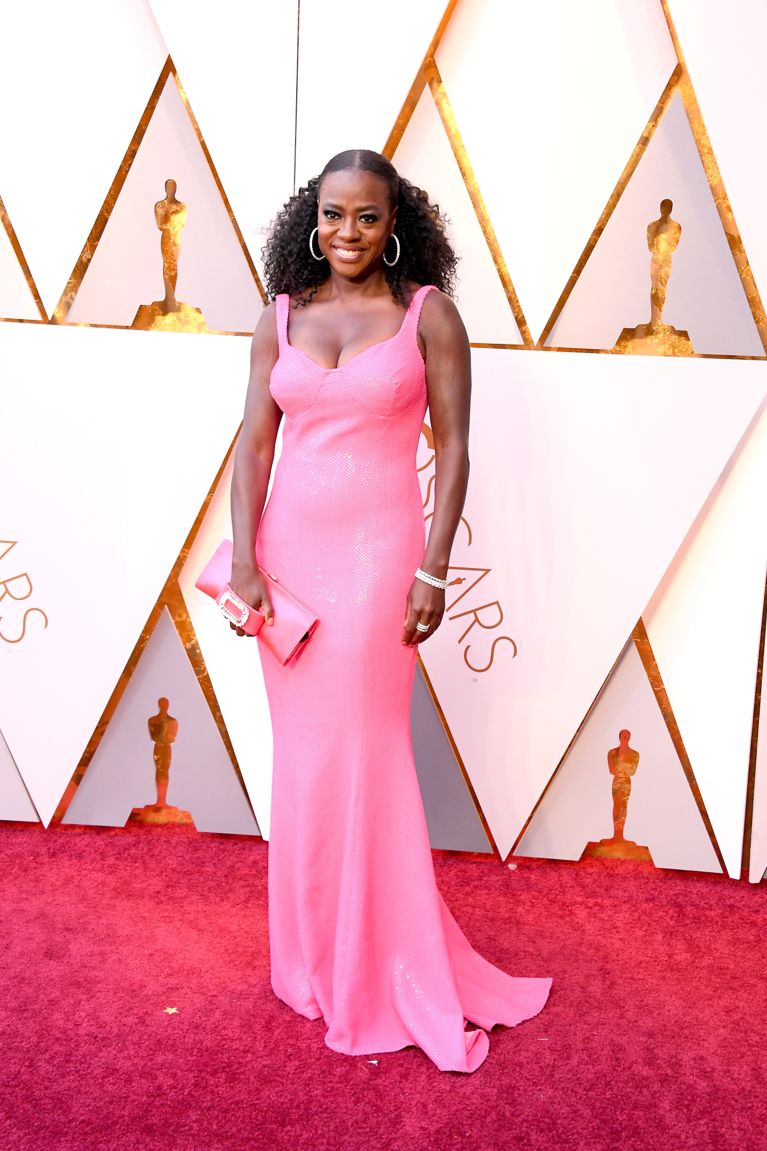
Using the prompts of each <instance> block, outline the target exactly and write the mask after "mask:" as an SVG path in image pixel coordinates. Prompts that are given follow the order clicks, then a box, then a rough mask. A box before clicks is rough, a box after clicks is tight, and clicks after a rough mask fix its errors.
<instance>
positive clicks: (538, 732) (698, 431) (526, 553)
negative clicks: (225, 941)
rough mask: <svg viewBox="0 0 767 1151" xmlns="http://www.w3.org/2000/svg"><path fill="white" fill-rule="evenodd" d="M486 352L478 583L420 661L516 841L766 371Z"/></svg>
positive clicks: (470, 562)
mask: <svg viewBox="0 0 767 1151" xmlns="http://www.w3.org/2000/svg"><path fill="white" fill-rule="evenodd" d="M472 363H473V371H474V380H475V389H474V402H473V411H472V433H471V450H472V475H471V481H470V484H469V492H468V498H467V502H466V508H465V511H464V516H465V521H466V523H468V525H469V527H470V528H471V538H469V531H468V529H467V527H466V525H465V524H463V525H461V527H460V528H459V531H458V535H457V539H456V545H455V547H454V549H453V554H452V568H451V581H459V580H460V581H462V582H460V583H458V582H453V583H452V586H451V588H450V589H449V592H448V599H447V605H448V610H447V613H446V618H445V620H444V621H443V623H442V625H441V627H440V629H439V630H438V631H437V633H436V634H435V635H434V637H433V638H432V639H430V640H429V642H428V643H426V644H424V645H423V648H422V658H423V661H424V664H425V666H426V669H427V672H428V674H429V677H430V679H431V682H432V684H433V686H434V689H435V692H436V694H437V697H438V699H439V702H440V705H441V707H442V709H443V711H444V713H445V716H446V718H447V722H448V724H449V725H450V728H451V731H452V733H453V737H454V739H455V741H456V744H457V746H458V750H459V752H460V754H461V757H462V759H463V762H464V764H465V765H466V768H467V770H468V772H469V775H470V777H471V779H472V782H473V784H474V787H475V790H476V792H477V798H478V800H479V803H480V805H481V807H482V810H483V812H484V814H485V817H486V819H487V820H488V823H489V825H490V829H491V831H492V832H493V835H494V837H495V840H496V843H497V844H498V847H499V849H500V851H501V853H502V854H506V853H507V852H508V851H509V849H510V848H511V846H512V844H513V843H514V840H515V839H516V837H517V835H518V834H519V832H520V830H521V828H522V827H523V826H524V824H525V821H526V820H527V817H528V816H529V814H530V812H531V811H532V810H533V807H534V806H535V803H536V802H537V800H538V798H539V796H540V795H541V793H542V791H543V789H544V787H545V786H546V784H547V782H548V780H549V779H550V778H551V775H552V773H553V771H554V769H555V768H556V766H557V764H558V763H559V761H560V759H561V757H562V755H563V754H564V752H565V750H566V748H567V746H568V744H569V742H570V740H571V739H572V737H573V735H574V733H575V732H576V730H577V728H578V726H579V724H580V722H581V720H582V719H583V717H584V715H586V713H587V711H588V710H589V708H590V706H591V704H592V702H593V701H594V699H595V698H596V696H597V694H598V692H599V690H600V688H601V687H602V684H603V683H604V681H605V678H606V677H607V675H608V673H609V671H610V669H611V667H612V665H613V661H614V659H615V653H616V651H620V650H621V648H622V646H623V644H624V642H625V638H626V636H627V635H629V634H631V631H632V630H633V628H634V626H635V624H636V621H637V619H638V618H639V617H640V615H641V614H642V611H643V610H644V607H645V605H646V604H647V602H648V601H649V599H650V597H651V595H652V593H653V591H654V590H655V588H657V586H658V584H659V582H660V580H661V578H662V577H663V574H664V572H665V571H666V569H667V568H668V566H669V564H670V562H671V560H672V559H673V557H674V555H675V554H676V552H677V550H678V548H679V546H680V544H681V542H682V540H683V539H684V537H685V535H686V534H687V532H688V530H689V528H690V525H691V524H692V522H693V521H694V519H695V516H696V515H697V514H698V512H699V510H700V508H701V507H702V505H703V503H704V502H705V500H706V498H707V496H708V494H709V492H710V491H711V489H712V487H713V486H714V484H715V483H716V481H717V478H718V477H719V475H720V474H721V472H722V469H723V468H724V467H725V465H726V464H727V461H728V459H729V458H730V455H731V454H732V452H733V450H734V448H735V446H736V444H737V442H738V440H739V439H740V437H741V436H742V434H743V431H744V429H745V428H746V427H747V425H748V423H749V420H750V419H751V418H752V416H753V414H754V412H755V410H756V408H757V407H758V405H759V403H760V401H761V399H762V397H763V396H764V395H765V389H766V386H767V381H765V372H764V365H763V364H761V363H758V362H753V361H742V362H735V363H733V362H730V361H716V360H690V359H688V360H680V359H676V360H660V359H655V358H653V359H652V360H651V359H650V358H648V357H639V356H584V355H581V354H578V353H565V352H561V353H557V354H551V355H542V354H541V353H540V352H527V351H522V350H520V351H493V350H487V349H474V351H473V353H472ZM680 443H683V444H684V467H680V464H679V459H680V456H679V453H680ZM420 475H421V482H422V487H423V490H424V494H425V495H427V494H428V485H429V479H430V471H429V468H424V470H422V471H421V473H420ZM429 506H430V505H429V503H428V500H427V511H428V510H429ZM468 569H474V570H473V571H470V570H468ZM459 597H460V599H459ZM725 618H726V617H725ZM722 626H724V623H723V625H722ZM514 645H516V652H517V654H516V655H515V654H514V651H515V647H514ZM673 702H674V700H673V697H672V703H673ZM678 718H679V720H680V723H681V716H679V717H678ZM693 767H695V760H694V759H693ZM699 782H700V781H699Z"/></svg>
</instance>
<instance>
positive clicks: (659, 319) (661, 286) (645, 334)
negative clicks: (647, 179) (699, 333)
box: [613, 200, 693, 356]
mask: <svg viewBox="0 0 767 1151" xmlns="http://www.w3.org/2000/svg"><path fill="white" fill-rule="evenodd" d="M673 207H674V205H673V203H672V202H671V200H661V204H660V216H659V218H658V219H657V220H653V221H652V222H651V223H650V224H648V226H647V247H648V248H649V249H650V322H649V324H637V326H636V327H635V328H624V329H623V331H622V332H621V334H620V336H619V337H618V340H617V343H616V345H615V347H614V348H613V351H614V352H623V353H631V352H633V353H635V354H636V353H639V354H640V355H645V356H691V355H692V354H693V346H692V342H691V340H690V336H689V333H688V332H684V331H681V330H679V329H678V328H675V327H673V326H672V325H671V324H665V323H664V322H663V308H664V306H665V303H666V290H667V288H668V281H669V276H670V275H671V263H672V261H673V258H674V252H675V251H676V250H677V248H678V247H679V241H680V239H681V238H682V225H681V224H679V223H677V221H676V220H672V219H671V212H672V209H673Z"/></svg>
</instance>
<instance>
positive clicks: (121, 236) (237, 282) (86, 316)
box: [67, 76, 263, 332]
mask: <svg viewBox="0 0 767 1151" xmlns="http://www.w3.org/2000/svg"><path fill="white" fill-rule="evenodd" d="M167 179H173V180H175V181H176V184H177V191H176V196H177V198H178V199H179V200H181V201H182V203H184V204H185V205H186V209H187V214H186V223H185V226H184V228H183V230H182V232H181V235H180V240H181V249H180V254H179V259H178V284H177V287H176V298H177V299H178V300H181V301H184V302H185V303H188V304H191V305H192V306H194V307H197V308H199V309H200V310H201V311H202V313H203V316H204V318H205V322H206V324H207V326H208V328H210V329H212V330H218V331H227V332H231V331H236V332H252V331H253V328H254V327H255V326H256V321H257V320H258V317H259V315H260V314H261V308H262V306H263V305H262V302H261V295H260V293H259V290H258V286H257V284H256V281H255V279H254V277H253V273H252V272H251V270H250V268H249V267H248V263H247V260H246V258H245V255H244V253H243V251H242V247H241V246H240V242H239V240H238V238H237V234H236V232H235V230H234V227H233V225H232V221H231V219H230V217H229V213H228V212H227V210H226V206H225V204H224V202H223V200H222V198H221V194H220V192H219V190H218V188H217V186H216V182H215V180H214V178H213V174H212V173H211V170H210V166H209V164H208V161H207V160H206V158H205V154H204V152H203V150H202V147H201V145H200V143H199V141H198V139H197V136H196V135H195V132H194V128H193V127H192V123H191V121H190V119H189V116H188V114H187V111H186V108H185V107H184V103H183V101H182V99H181V96H180V95H179V91H178V88H177V86H176V82H175V80H174V79H173V77H172V76H169V77H168V79H167V81H166V83H165V87H164V88H163V92H162V95H161V96H160V99H159V101H158V103H157V107H156V108H155V110H154V114H153V116H152V119H151V121H150V123H149V126H148V128H147V130H146V133H145V134H144V138H143V140H142V141H141V145H140V147H139V149H138V152H137V153H136V156H135V158H134V161H133V164H132V165H131V169H130V172H129V173H128V176H127V179H126V181H125V183H124V185H123V187H122V189H121V191H120V195H119V196H118V198H117V201H116V203H115V205H114V207H113V209H112V212H111V214H110V217H109V222H108V223H107V226H106V228H105V229H104V232H103V234H102V236H101V239H100V240H99V244H98V247H97V248H96V251H95V253H94V255H93V257H92V259H91V261H90V263H89V265H88V269H87V271H86V273H85V276H84V277H83V281H82V284H81V285H80V287H79V289H78V292H77V295H76V296H75V298H74V301H73V304H72V307H71V308H70V310H69V312H68V314H67V321H68V322H70V323H88V324H118V325H120V326H123V327H128V328H129V327H130V326H131V324H132V323H133V320H134V317H135V315H136V311H137V309H138V307H139V305H140V304H151V303H152V302H153V301H154V300H161V299H162V298H163V296H164V293H165V288H164V285H163V261H162V254H161V251H160V240H161V234H160V231H159V230H158V228H157V225H156V223H155V217H154V205H155V203H156V201H158V200H162V199H163V198H164V197H165V181H166V180H167Z"/></svg>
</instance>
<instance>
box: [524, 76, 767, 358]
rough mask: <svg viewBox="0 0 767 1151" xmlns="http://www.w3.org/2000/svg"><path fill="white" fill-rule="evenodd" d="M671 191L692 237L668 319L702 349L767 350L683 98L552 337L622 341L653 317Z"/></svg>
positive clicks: (679, 255) (572, 341) (677, 263)
mask: <svg viewBox="0 0 767 1151" xmlns="http://www.w3.org/2000/svg"><path fill="white" fill-rule="evenodd" d="M662 199H670V200H672V201H673V204H674V209H673V212H672V218H673V219H674V220H676V221H678V222H679V223H680V224H681V225H682V237H681V240H680V242H679V247H678V248H677V250H676V252H675V254H674V259H673V263H672V267H671V276H670V278H669V282H668V294H667V297H666V306H665V308H664V310H663V319H664V321H665V322H666V323H668V324H673V325H674V326H675V327H676V328H681V329H683V330H684V329H686V330H687V331H688V332H689V333H690V339H691V340H692V344H693V347H694V349H695V351H696V352H708V353H711V354H715V355H738V356H761V355H762V354H763V349H762V343H761V340H760V339H759V333H758V331H757V329H756V324H755V323H754V319H753V316H752V314H751V311H750V309H749V306H748V301H747V299H746V294H745V292H744V291H743V286H742V284H741V280H740V275H739V273H738V269H737V267H736V265H735V261H734V260H733V258H732V253H731V251H730V246H729V243H728V241H727V236H726V234H725V231H724V227H723V226H722V221H721V219H720V217H719V213H718V212H717V210H716V204H715V203H714V198H713V196H712V195H711V189H710V187H709V184H708V180H707V179H706V173H705V171H704V169H703V165H702V163H701V160H700V156H699V154H698V149H697V147H696V144H695V140H694V138H693V135H692V130H691V128H690V124H689V121H688V119H687V115H686V113H685V110H684V105H683V104H682V99H681V97H680V96H679V95H678V94H677V95H675V96H674V97H673V99H672V101H671V104H670V106H669V108H668V110H667V111H666V114H665V115H664V116H663V119H662V120H661V121H660V123H659V125H658V127H657V129H656V131H655V135H654V136H653V138H652V140H651V141H650V143H649V145H648V147H647V150H646V152H645V154H644V156H643V157H642V159H641V160H640V162H639V165H638V167H637V169H636V171H635V172H634V174H633V176H632V177H631V180H630V181H629V183H628V186H627V188H626V190H625V191H624V193H623V195H622V196H621V198H620V200H619V202H618V205H617V207H616V209H615V211H614V212H613V214H612V215H611V217H610V219H609V221H608V223H607V226H606V228H605V230H604V232H603V233H602V235H601V237H600V239H599V241H598V242H597V245H596V247H595V248H594V251H593V252H592V254H591V256H590V257H589V260H588V263H587V264H586V266H585V268H584V269H583V271H582V272H581V274H580V276H579V277H578V282H577V283H576V285H575V288H574V289H573V292H572V294H571V295H570V297H569V299H568V301H567V303H566V304H565V307H564V309H563V311H562V314H561V315H560V317H559V319H558V320H557V322H556V324H555V325H554V328H553V330H552V333H551V336H550V338H549V339H548V340H547V341H546V342H547V344H550V345H553V346H559V347H569V348H612V347H613V346H614V344H615V342H616V340H617V338H618V336H619V335H620V333H621V331H622V329H623V328H624V327H632V328H633V327H635V326H636V325H637V324H640V323H647V322H649V319H650V253H649V251H648V249H647V238H646V233H647V225H648V224H649V223H650V221H651V220H656V219H657V218H658V216H659V215H660V201H661V200H662Z"/></svg>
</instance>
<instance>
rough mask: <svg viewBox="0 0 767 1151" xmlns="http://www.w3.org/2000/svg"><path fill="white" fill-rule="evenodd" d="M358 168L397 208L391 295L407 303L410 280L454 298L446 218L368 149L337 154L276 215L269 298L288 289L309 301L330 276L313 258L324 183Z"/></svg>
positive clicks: (267, 268) (267, 253)
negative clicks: (312, 243)
mask: <svg viewBox="0 0 767 1151" xmlns="http://www.w3.org/2000/svg"><path fill="white" fill-rule="evenodd" d="M350 168H357V169H359V170H360V171H363V172H371V173H372V174H373V175H374V176H378V177H379V179H381V180H383V182H384V183H385V184H386V187H387V189H388V192H389V201H390V204H391V206H392V207H394V205H395V204H396V206H397V237H398V239H399V242H400V247H401V252H400V258H399V260H398V261H397V263H396V264H395V265H394V266H393V267H390V266H389V265H388V264H386V263H384V275H385V277H386V282H387V283H388V285H389V288H390V290H391V294H392V298H393V299H394V300H395V301H396V302H397V303H398V304H405V303H407V300H406V298H405V297H406V294H407V290H408V283H416V284H434V285H435V287H437V288H439V289H440V290H441V291H443V292H446V293H447V295H449V296H452V294H453V290H454V286H455V267H456V264H457V262H458V258H457V256H456V254H455V252H454V251H453V249H452V247H451V245H450V242H449V240H448V238H447V236H446V235H445V218H444V216H443V215H442V213H441V212H440V210H439V206H438V205H437V204H432V203H431V201H430V200H429V197H428V196H427V194H426V192H423V191H422V190H421V189H420V188H416V186H415V185H414V184H411V183H410V181H409V180H406V179H405V178H404V177H403V176H400V175H399V174H398V172H397V170H396V168H395V167H394V165H393V164H391V163H390V162H389V161H388V160H387V159H386V157H385V156H381V155H380V154H379V153H378V152H370V151H368V150H367V149H366V148H353V149H350V150H349V151H346V152H339V153H338V155H337V156H334V157H333V159H332V160H329V161H328V163H327V164H326V165H325V167H324V168H323V169H322V172H321V173H320V174H319V176H314V177H313V178H312V179H311V180H309V182H308V183H307V184H306V186H305V187H303V188H299V190H298V192H297V193H296V195H295V196H291V198H290V199H289V200H288V202H287V203H286V204H285V205H284V207H283V208H282V211H281V212H280V213H279V214H278V216H277V218H276V220H275V221H274V223H273V224H272V227H271V231H270V233H269V238H268V240H267V241H266V245H265V246H264V249H263V256H264V281H265V285H266V291H267V293H268V294H269V296H270V298H271V299H274V297H275V296H276V295H278V294H279V293H280V292H287V293H288V294H289V295H291V296H292V297H293V298H294V299H295V301H296V305H298V304H308V303H310V301H311V299H312V297H313V296H314V295H315V293H316V291H317V288H318V287H319V285H320V284H322V283H323V282H324V281H325V280H327V278H328V276H329V275H330V266H329V265H328V262H327V260H314V259H312V257H311V254H310V252H309V237H310V236H311V233H312V229H313V228H314V227H315V226H316V224H317V210H318V203H319V201H318V193H319V188H320V184H321V183H322V181H323V179H324V178H325V176H327V175H329V173H331V172H343V171H348V170H349V169H350Z"/></svg>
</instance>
